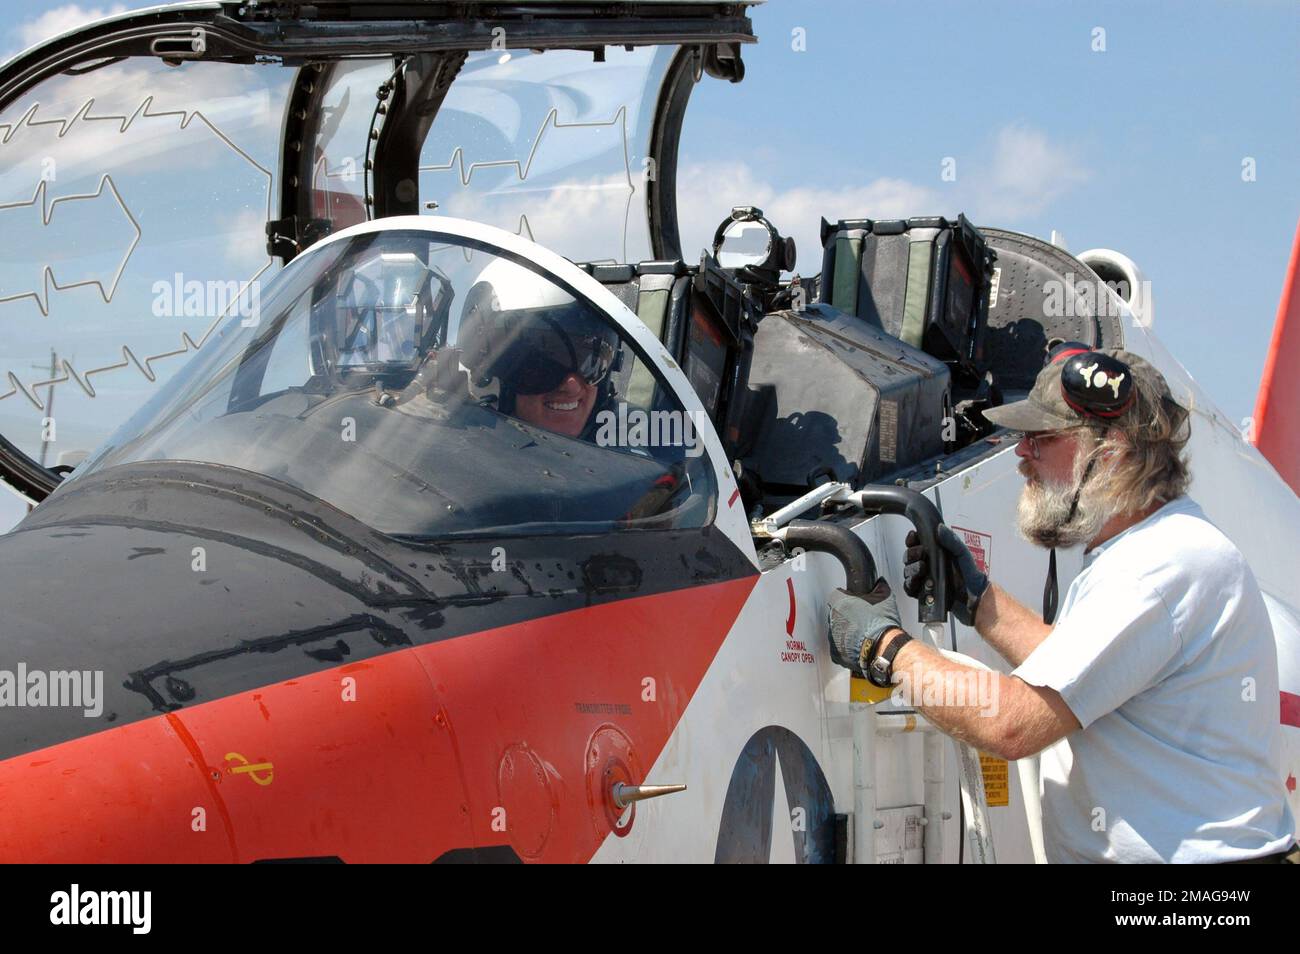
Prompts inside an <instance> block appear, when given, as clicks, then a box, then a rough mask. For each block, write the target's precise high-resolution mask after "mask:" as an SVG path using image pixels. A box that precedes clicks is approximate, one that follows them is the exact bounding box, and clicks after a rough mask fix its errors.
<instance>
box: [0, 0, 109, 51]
mask: <svg viewBox="0 0 1300 954" xmlns="http://www.w3.org/2000/svg"><path fill="white" fill-rule="evenodd" d="M126 9H127V8H126V6H125V4H121V3H115V4H113V5H112V6H111V7H107V8H104V7H83V6H80V5H79V4H76V3H69V4H67V5H66V6H62V7H55V8H54V9H53V10H46V11H45V12H44V13H42V14H41V15H40V16H38V17H36V18H35V19H32V20H27V21H24V22H23V23H20V24H18V26H17V27H15V28H14V33H15V34H16V35H17V37H18V49H17V50H15V51H14V52H18V51H20V50H25V49H27V48H28V47H30V46H35V45H36V44H37V43H40V42H41V41H42V40H48V39H49V38H50V37H53V36H58V35H59V34H60V33H67V32H68V31H69V30H75V29H76V28H77V27H79V26H84V25H85V24H87V23H89V22H91V21H92V20H99V19H102V18H103V17H111V16H114V15H116V14H118V13H124V12H126Z"/></svg>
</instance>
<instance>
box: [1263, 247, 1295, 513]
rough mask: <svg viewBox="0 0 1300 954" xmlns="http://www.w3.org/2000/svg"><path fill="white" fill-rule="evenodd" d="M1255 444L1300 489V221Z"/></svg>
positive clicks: (1266, 372)
mask: <svg viewBox="0 0 1300 954" xmlns="http://www.w3.org/2000/svg"><path fill="white" fill-rule="evenodd" d="M1253 430H1254V440H1255V446H1256V447H1258V448H1259V451H1260V453H1261V454H1263V455H1264V456H1265V457H1266V458H1268V461H1269V463H1271V464H1272V465H1273V466H1274V467H1275V468H1276V469H1277V472H1278V473H1279V474H1281V475H1282V479H1283V480H1285V481H1286V482H1287V483H1288V484H1290V485H1291V489H1292V490H1294V491H1295V492H1296V493H1297V494H1300V226H1297V227H1296V234H1295V245H1294V246H1292V248H1291V262H1290V264H1289V265H1287V269H1286V281H1285V282H1283V283H1282V302H1281V304H1279V305H1278V309H1277V324H1275V325H1274V326H1273V340H1272V342H1271V343H1270V344H1269V346H1268V359H1267V360H1266V361H1265V362H1264V378H1263V380H1262V381H1261V382H1260V385H1259V398H1258V399H1257V400H1256V403H1255V426H1254V429H1253Z"/></svg>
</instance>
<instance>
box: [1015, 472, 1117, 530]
mask: <svg viewBox="0 0 1300 954" xmlns="http://www.w3.org/2000/svg"><path fill="white" fill-rule="evenodd" d="M1082 456H1083V455H1080V457H1081V458H1082ZM1020 473H1021V474H1023V475H1024V476H1025V478H1026V481H1025V489H1024V490H1023V491H1021V493H1020V503H1019V506H1018V508H1017V514H1016V517H1017V525H1018V527H1019V529H1020V533H1021V535H1022V536H1023V537H1024V538H1025V539H1026V540H1028V541H1030V542H1031V543H1036V544H1038V545H1039V546H1041V547H1062V548H1068V547H1073V546H1077V545H1079V544H1081V543H1087V542H1088V541H1090V540H1092V539H1093V538H1094V537H1095V536H1097V534H1098V533H1100V532H1101V528H1102V527H1104V526H1105V525H1106V522H1107V521H1108V520H1110V518H1111V517H1113V516H1114V515H1115V508H1114V505H1113V504H1112V503H1111V502H1110V501H1108V500H1106V499H1105V497H1104V496H1103V495H1102V494H1101V493H1100V492H1099V490H1098V485H1097V482H1096V481H1089V480H1087V479H1085V478H1086V476H1087V474H1086V470H1085V467H1084V466H1083V463H1082V460H1080V462H1079V464H1078V465H1076V467H1075V471H1074V475H1073V477H1072V478H1071V480H1070V481H1069V482H1068V483H1064V484H1056V483H1048V482H1046V481H1043V480H1039V479H1038V478H1035V477H1033V476H1031V473H1030V471H1029V468H1028V463H1027V462H1022V463H1021V465H1020ZM1081 483H1082V490H1080V484H1081ZM1076 492H1078V499H1079V503H1078V506H1077V507H1076V506H1075V505H1074V500H1075V493H1076ZM1072 508H1073V511H1074V512H1073V515H1072V514H1071V512H1070V511H1071V509H1072Z"/></svg>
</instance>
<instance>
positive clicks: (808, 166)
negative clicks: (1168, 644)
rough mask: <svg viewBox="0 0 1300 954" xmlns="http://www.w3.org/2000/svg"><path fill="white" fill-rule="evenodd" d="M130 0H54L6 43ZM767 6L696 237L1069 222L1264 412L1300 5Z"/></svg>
mask: <svg viewBox="0 0 1300 954" xmlns="http://www.w3.org/2000/svg"><path fill="white" fill-rule="evenodd" d="M139 5H140V6H143V5H144V4H139ZM109 9H110V8H108V7H105V6H103V5H100V6H99V7H98V8H97V9H96V7H95V5H93V4H89V5H83V6H80V7H78V6H75V5H69V4H65V3H56V2H48V0H33V2H29V3H26V4H24V6H23V8H22V13H21V14H19V15H18V16H11V17H10V18H9V20H8V24H7V26H6V27H5V28H4V30H3V31H2V32H0V51H3V52H4V53H5V54H9V53H12V52H14V51H16V50H18V49H20V48H22V47H24V46H26V45H28V44H29V43H31V42H34V41H36V40H38V39H39V38H41V37H43V36H46V35H49V34H50V33H52V32H58V31H60V30H62V29H66V28H68V27H71V26H74V25H76V24H77V23H79V22H84V21H85V20H86V19H88V18H90V17H91V16H93V15H95V14H102V13H104V12H107V11H108V10H109ZM751 16H752V18H753V21H754V25H755V30H756V32H757V33H758V35H759V38H760V42H759V43H758V44H757V45H755V46H750V47H747V48H746V50H745V53H744V56H745V61H746V64H747V75H746V78H745V81H744V82H743V83H742V84H740V85H738V86H733V85H731V84H727V83H723V82H719V81H716V80H711V79H706V81H705V82H703V83H702V84H700V86H698V87H697V88H696V90H695V92H694V94H693V97H692V102H691V108H690V111H689V114H688V120H687V126H686V128H685V130H684V134H683V142H682V154H681V165H682V170H683V176H682V178H681V181H680V183H679V185H680V188H681V191H682V199H683V202H682V205H683V208H682V218H683V229H684V237H685V239H686V241H685V242H684V245H685V247H686V250H687V255H688V257H690V256H691V254H693V252H694V251H695V250H696V249H698V247H699V246H700V245H702V244H704V242H705V241H706V240H707V239H708V237H709V235H710V234H711V232H712V226H713V224H716V221H717V220H718V218H719V217H720V213H724V212H725V211H726V209H727V208H729V206H730V205H731V204H739V203H742V202H743V203H746V204H757V205H760V206H762V207H764V208H765V209H766V210H767V211H768V213H769V215H770V216H772V217H773V219H774V221H775V222H776V224H777V225H778V226H780V227H781V228H782V229H783V230H784V231H786V232H788V233H789V234H793V235H794V236H795V237H796V239H797V240H798V241H799V244H800V246H801V248H802V250H803V251H802V254H801V256H800V263H799V264H800V268H799V270H800V271H801V272H802V273H804V274H809V273H811V272H813V271H815V269H816V261H817V259H818V257H819V253H818V250H817V249H816V248H815V244H816V242H815V236H816V225H817V220H818V217H819V216H820V215H826V216H827V217H831V218H837V217H856V216H873V217H888V216H892V215H908V214H911V215H925V214H947V215H955V213H956V212H958V211H965V212H966V213H967V214H968V215H970V216H971V217H972V219H973V220H974V221H976V222H977V224H983V225H989V226H997V227H1001V228H1011V229H1018V230H1021V231H1025V232H1029V233H1031V234H1035V235H1039V236H1042V237H1047V236H1049V235H1050V233H1051V232H1052V230H1054V229H1055V230H1058V231H1059V232H1061V233H1062V234H1063V235H1064V236H1065V239H1066V240H1067V241H1068V245H1069V248H1070V249H1071V250H1072V251H1075V252H1078V251H1081V250H1083V249H1087V248H1093V247H1098V246H1102V247H1109V248H1113V249H1116V250H1118V251H1121V252H1123V253H1125V254H1127V255H1129V256H1130V257H1131V258H1133V259H1134V260H1135V261H1136V262H1137V263H1138V264H1139V265H1140V266H1141V267H1142V268H1143V269H1144V270H1145V272H1146V274H1147V277H1148V278H1149V279H1150V280H1151V281H1152V283H1153V290H1154V297H1155V302H1156V321H1155V330H1156V333H1157V334H1158V336H1160V337H1161V338H1162V339H1163V340H1164V342H1165V343H1166V345H1168V346H1169V348H1170V350H1171V351H1172V352H1173V353H1174V354H1175V355H1176V356H1177V357H1178V358H1179V359H1180V360H1181V361H1182V362H1183V364H1184V365H1185V366H1186V367H1187V368H1188V370H1189V371H1190V372H1191V373H1192V375H1193V376H1194V377H1196V378H1197V380H1198V381H1200V383H1201V384H1202V385H1203V386H1204V387H1205V388H1206V390H1207V391H1208V392H1209V394H1210V395H1211V396H1212V397H1213V398H1214V399H1215V400H1216V401H1217V402H1218V403H1219V405H1220V407H1221V408H1222V409H1223V411H1224V412H1225V413H1226V414H1227V415H1228V416H1229V417H1230V418H1231V419H1233V420H1241V419H1242V418H1243V417H1245V416H1246V415H1248V414H1250V413H1251V412H1252V410H1253V405H1254V400H1255V394H1256V391H1257V389H1258V385H1259V377H1260V373H1261V369H1262V367H1263V362H1264V357H1265V354H1266V352H1267V347H1268V341H1269V335H1270V332H1271V330H1272V325H1273V320H1274V317H1275V314H1276V309H1277V303H1278V296H1279V293H1280V289H1281V284H1282V278H1283V272H1284V268H1285V265H1286V262H1287V257H1288V255H1289V251H1290V247H1291V242H1292V238H1293V236H1294V234H1295V229H1296V222H1297V217H1298V216H1300V58H1298V57H1297V50H1300V5H1297V4H1296V3H1294V2H1257V3H1226V2H1225V3H1188V2H1132V0H1130V2H1127V3H1111V2H1094V0H1088V2H1078V3H1064V2H1062V3H1046V2H1018V3H988V2H986V3H957V2H932V0H913V2H908V3H903V2H888V0H884V2H863V0H856V2H854V0H819V2H816V3H811V2H795V0H774V2H771V3H768V4H766V5H764V6H761V7H757V8H754V9H753V10H752V12H751ZM1099 28H1100V29H1101V30H1104V44H1105V50H1104V52H1102V51H1097V50H1095V49H1094V46H1096V45H1097V44H1098V40H1099V37H1100V35H1099V34H1098V33H1097V32H1096V31H1097V30H1098V29H1099ZM798 47H802V49H800V48H798ZM1248 157H1249V158H1250V159H1253V161H1254V167H1255V181H1249V182H1247V181H1243V178H1242V163H1243V160H1245V159H1247V158H1248ZM945 158H951V159H953V160H955V165H956V173H957V175H956V179H955V181H945V180H944V179H943V178H941V170H942V163H943V161H944V159H945Z"/></svg>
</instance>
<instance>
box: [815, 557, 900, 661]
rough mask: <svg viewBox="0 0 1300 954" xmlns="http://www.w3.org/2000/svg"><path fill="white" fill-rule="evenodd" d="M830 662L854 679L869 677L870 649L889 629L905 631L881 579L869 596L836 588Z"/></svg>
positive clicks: (831, 605) (832, 604)
mask: <svg viewBox="0 0 1300 954" xmlns="http://www.w3.org/2000/svg"><path fill="white" fill-rule="evenodd" d="M830 610H831V625H830V643H831V659H832V660H834V662H835V663H836V664H838V665H840V666H843V667H844V668H845V669H848V670H850V671H852V673H853V674H854V675H855V676H861V677H862V678H864V679H865V678H866V676H867V674H866V672H864V671H863V665H864V664H865V663H866V660H867V657H868V656H869V655H870V654H871V647H872V646H873V645H874V644H875V642H876V640H878V639H879V638H880V637H881V636H883V635H884V634H885V632H886V631H887V630H889V629H892V628H895V627H897V628H898V629H902V628H903V627H902V626H901V625H900V623H899V621H898V604H897V603H896V602H895V601H894V594H893V592H891V591H890V589H889V584H888V583H887V582H885V578H884V577H883V576H882V577H880V578H879V579H878V580H876V585H875V587H873V588H872V590H871V592H870V593H868V594H867V595H866V596H854V595H853V594H852V593H849V592H848V591H846V590H842V589H837V590H836V591H835V595H834V596H833V597H831V601H830Z"/></svg>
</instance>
